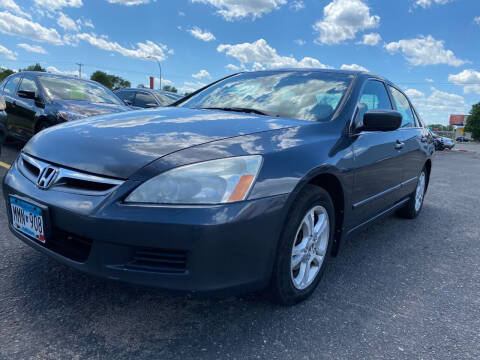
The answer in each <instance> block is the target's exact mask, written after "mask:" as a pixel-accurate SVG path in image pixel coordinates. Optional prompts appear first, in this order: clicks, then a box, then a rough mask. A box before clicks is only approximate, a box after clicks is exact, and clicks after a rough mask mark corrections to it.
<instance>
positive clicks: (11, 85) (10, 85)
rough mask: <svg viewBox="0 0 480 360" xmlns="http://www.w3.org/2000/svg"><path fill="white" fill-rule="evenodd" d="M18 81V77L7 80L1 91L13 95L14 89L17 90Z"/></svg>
mask: <svg viewBox="0 0 480 360" xmlns="http://www.w3.org/2000/svg"><path fill="white" fill-rule="evenodd" d="M19 80H20V76H14V77H11V78H10V79H8V82H7V84H6V85H5V87H4V88H3V91H5V92H6V93H8V94H10V95H13V94H15V89H16V88H17V84H18V81H19Z"/></svg>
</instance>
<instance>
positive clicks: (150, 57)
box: [147, 56, 162, 90]
mask: <svg viewBox="0 0 480 360" xmlns="http://www.w3.org/2000/svg"><path fill="white" fill-rule="evenodd" d="M147 59H152V60H155V61H156V62H157V64H158V70H159V72H160V78H159V79H160V90H162V65H161V64H160V61H159V60H158V59H157V58H156V57H154V56H148V57H147Z"/></svg>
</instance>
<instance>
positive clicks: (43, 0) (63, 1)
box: [35, 0, 83, 11]
mask: <svg viewBox="0 0 480 360" xmlns="http://www.w3.org/2000/svg"><path fill="white" fill-rule="evenodd" d="M35 4H36V5H37V6H39V7H40V8H42V9H44V10H46V11H56V10H60V9H62V8H64V7H74V8H79V7H81V6H83V3H82V0H35Z"/></svg>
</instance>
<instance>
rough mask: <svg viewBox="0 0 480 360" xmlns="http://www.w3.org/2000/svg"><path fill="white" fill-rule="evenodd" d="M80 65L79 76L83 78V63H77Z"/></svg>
mask: <svg viewBox="0 0 480 360" xmlns="http://www.w3.org/2000/svg"><path fill="white" fill-rule="evenodd" d="M77 65H78V77H79V78H80V79H81V78H82V66H83V64H82V63H77Z"/></svg>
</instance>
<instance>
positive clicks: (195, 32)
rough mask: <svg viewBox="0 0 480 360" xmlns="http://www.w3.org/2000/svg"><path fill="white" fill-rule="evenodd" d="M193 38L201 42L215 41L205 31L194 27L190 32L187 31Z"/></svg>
mask: <svg viewBox="0 0 480 360" xmlns="http://www.w3.org/2000/svg"><path fill="white" fill-rule="evenodd" d="M187 31H188V32H189V33H190V34H192V36H193V37H195V38H197V39H200V40H203V41H207V42H208V41H213V40H215V36H214V35H213V34H212V33H211V32H210V31H207V30H205V31H204V30H202V29H200V28H199V27H198V26H194V27H193V28H191V29H190V30H187Z"/></svg>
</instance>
